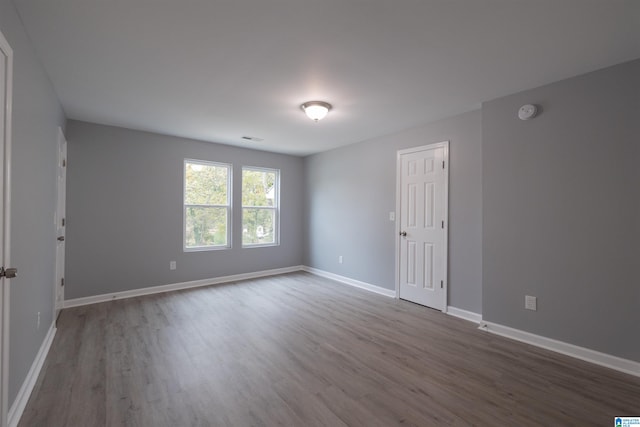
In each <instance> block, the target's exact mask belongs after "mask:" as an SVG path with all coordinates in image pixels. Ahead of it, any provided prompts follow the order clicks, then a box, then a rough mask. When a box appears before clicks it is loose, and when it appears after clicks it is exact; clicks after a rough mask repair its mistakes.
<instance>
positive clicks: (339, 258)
mask: <svg viewBox="0 0 640 427" xmlns="http://www.w3.org/2000/svg"><path fill="white" fill-rule="evenodd" d="M338 264H342V255H340V256H339V257H338Z"/></svg>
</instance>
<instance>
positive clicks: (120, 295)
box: [63, 265, 303, 308]
mask: <svg viewBox="0 0 640 427" xmlns="http://www.w3.org/2000/svg"><path fill="white" fill-rule="evenodd" d="M301 270H303V266H301V265H296V266H293V267H284V268H276V269H273V270H263V271H255V272H252V273H241V274H234V275H231V276H221V277H213V278H210V279H201V280H192V281H190V282H181V283H172V284H169V285H160V286H150V287H146V288H140V289H132V290H130V291H122V292H114V293H112V294H102V295H94V296H90V297H82V298H75V299H68V300H65V301H64V304H63V308H71V307H79V306H82V305H89V304H97V303H101V302H107V301H113V300H116V299H124V298H133V297H139V296H143V295H152V294H160V293H163V292H171V291H178V290H181V289H191V288H199V287H202V286H211V285H219V284H222V283H229V282H236V281H240V280H249V279H257V278H259V277H268V276H276V275H278V274H286V273H293V272H295V271H301Z"/></svg>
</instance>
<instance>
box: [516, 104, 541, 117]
mask: <svg viewBox="0 0 640 427" xmlns="http://www.w3.org/2000/svg"><path fill="white" fill-rule="evenodd" d="M537 112H538V107H536V106H535V105H533V104H527V105H523V106H522V107H520V109H519V110H518V117H519V118H520V120H529V119H532V118H534V117H535V116H536V113H537Z"/></svg>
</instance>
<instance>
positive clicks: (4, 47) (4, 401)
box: [0, 32, 13, 427]
mask: <svg viewBox="0 0 640 427" xmlns="http://www.w3.org/2000/svg"><path fill="white" fill-rule="evenodd" d="M0 54H2V55H4V56H5V57H6V59H7V60H6V63H5V68H6V70H5V71H6V74H5V81H4V82H0V84H6V86H5V101H6V103H5V105H3V106H2V111H3V113H2V114H1V115H0V120H2V119H4V136H3V139H4V147H2V146H1V145H2V144H1V143H0V149H4V165H3V166H4V172H3V177H4V185H3V188H2V192H3V197H2V201H0V203H2V206H1V207H0V209H2V210H3V213H4V224H0V226H1V227H2V229H3V233H4V236H3V238H4V242H3V259H2V260H0V262H2V265H3V266H5V267H8V266H10V265H11V259H10V242H11V229H10V226H9V225H10V224H11V122H12V120H11V110H12V99H13V50H12V49H11V46H10V45H9V42H8V41H7V39H6V38H5V37H4V35H3V34H2V33H1V32H0ZM1 116H4V117H1ZM0 290H1V292H0V340H2V343H1V345H0V347H1V350H0V426H1V427H5V426H6V425H7V416H8V413H9V403H8V402H9V396H8V394H9V332H10V329H9V319H10V317H9V307H10V304H9V300H10V292H9V291H10V289H9V283H8V282H7V280H6V279H4V278H2V279H0Z"/></svg>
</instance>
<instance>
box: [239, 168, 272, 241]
mask: <svg viewBox="0 0 640 427" xmlns="http://www.w3.org/2000/svg"><path fill="white" fill-rule="evenodd" d="M245 169H246V170H252V171H261V172H275V173H276V183H275V197H274V203H275V206H274V207H273V208H271V207H268V206H244V205H243V204H242V194H241V195H240V210H241V214H242V218H241V224H244V210H245V208H246V209H268V210H273V211H274V218H275V219H274V223H275V224H274V232H273V234H274V238H275V239H274V240H275V241H274V242H273V243H250V244H246V245H245V244H244V243H242V247H243V248H247V249H252V248H266V247H269V246H280V182H281V175H282V171H281V170H280V169H276V168H265V167H260V166H242V172H244V171H245ZM241 238H242V237H241Z"/></svg>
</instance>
